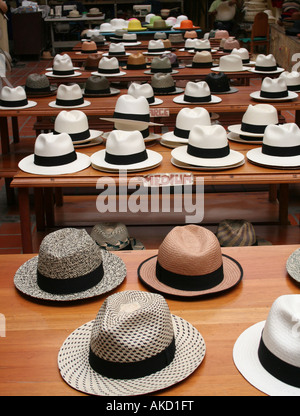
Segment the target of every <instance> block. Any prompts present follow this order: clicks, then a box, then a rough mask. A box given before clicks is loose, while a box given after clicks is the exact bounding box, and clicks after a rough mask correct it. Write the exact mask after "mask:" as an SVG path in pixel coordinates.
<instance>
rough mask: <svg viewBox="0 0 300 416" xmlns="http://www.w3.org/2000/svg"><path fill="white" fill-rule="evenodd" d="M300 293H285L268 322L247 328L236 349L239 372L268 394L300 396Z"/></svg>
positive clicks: (235, 357)
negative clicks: (299, 326) (299, 325)
mask: <svg viewBox="0 0 300 416" xmlns="http://www.w3.org/2000/svg"><path fill="white" fill-rule="evenodd" d="M299 311H300V295H282V296H279V297H278V298H277V299H275V301H274V302H273V304H272V306H271V308H270V311H269V313H268V316H267V319H266V321H262V322H258V323H256V324H254V325H252V326H251V327H249V328H247V329H246V330H245V331H244V332H243V333H242V334H241V335H240V336H239V337H238V339H237V341H236V342H235V345H234V348H233V360H234V363H235V365H236V367H237V369H238V370H239V372H240V373H241V374H242V375H243V377H245V379H246V380H247V381H248V382H249V383H251V384H252V385H253V386H254V387H256V388H257V389H259V390H261V391H262V392H264V393H266V394H267V395H269V396H299V395H300V382H299V380H300V354H299V351H300V336H299V332H298V331H297V327H298V323H299V320H300V314H299Z"/></svg>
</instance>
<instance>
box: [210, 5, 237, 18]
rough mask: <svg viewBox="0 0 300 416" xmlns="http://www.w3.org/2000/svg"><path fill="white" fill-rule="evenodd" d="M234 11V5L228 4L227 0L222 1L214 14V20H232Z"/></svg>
mask: <svg viewBox="0 0 300 416" xmlns="http://www.w3.org/2000/svg"><path fill="white" fill-rule="evenodd" d="M235 13H236V5H235V4H233V5H232V4H230V2H228V1H223V2H221V4H220V5H219V6H218V8H217V14H216V16H215V20H216V21H221V22H228V21H230V20H232V19H233V18H234V16H235Z"/></svg>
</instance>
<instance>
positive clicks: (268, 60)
mask: <svg viewBox="0 0 300 416" xmlns="http://www.w3.org/2000/svg"><path fill="white" fill-rule="evenodd" d="M255 65H256V66H271V67H273V66H276V60H275V58H274V56H273V55H272V54H271V53H270V54H269V55H264V54H262V53H261V54H259V55H257V57H256V61H255Z"/></svg>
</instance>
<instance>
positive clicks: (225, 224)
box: [217, 220, 256, 247]
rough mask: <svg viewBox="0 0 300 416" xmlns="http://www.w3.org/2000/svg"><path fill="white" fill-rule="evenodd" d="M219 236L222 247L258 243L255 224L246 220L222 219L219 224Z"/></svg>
mask: <svg viewBox="0 0 300 416" xmlns="http://www.w3.org/2000/svg"><path fill="white" fill-rule="evenodd" d="M217 238H218V240H219V242H220V245H221V246H222V247H244V246H252V245H254V244H255V243H256V235H255V230H254V227H253V225H252V224H251V223H250V222H248V221H244V220H225V221H222V222H221V223H220V224H219V226H218V230H217Z"/></svg>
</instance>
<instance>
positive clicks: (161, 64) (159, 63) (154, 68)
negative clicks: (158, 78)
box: [144, 56, 178, 74]
mask: <svg viewBox="0 0 300 416" xmlns="http://www.w3.org/2000/svg"><path fill="white" fill-rule="evenodd" d="M158 72H161V73H164V74H166V73H169V74H178V71H177V70H174V69H173V68H172V63H171V60H170V59H169V57H168V56H155V57H154V58H153V59H152V61H151V65H150V70H148V71H144V73H145V74H156V73H158Z"/></svg>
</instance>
